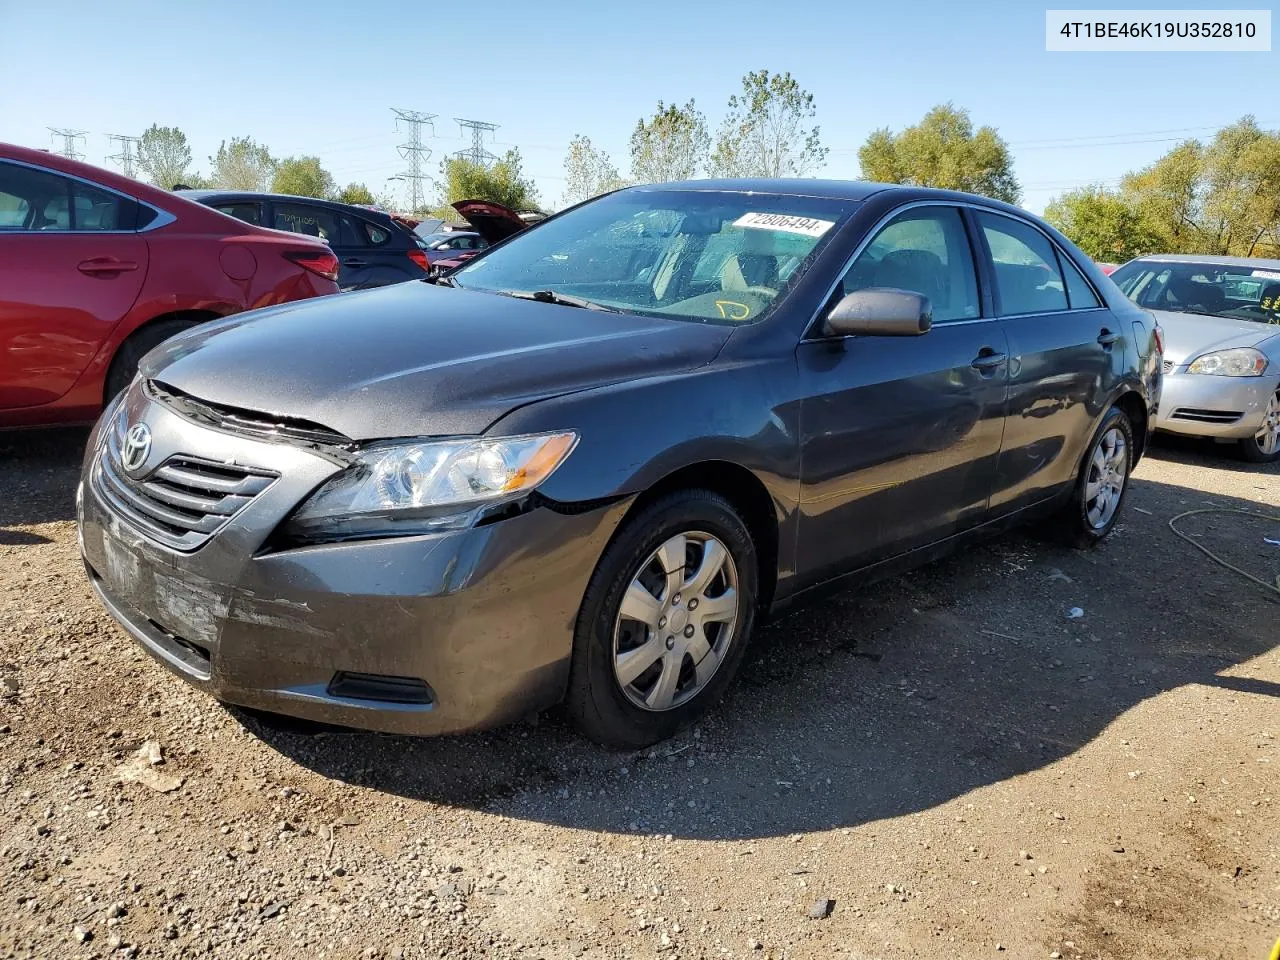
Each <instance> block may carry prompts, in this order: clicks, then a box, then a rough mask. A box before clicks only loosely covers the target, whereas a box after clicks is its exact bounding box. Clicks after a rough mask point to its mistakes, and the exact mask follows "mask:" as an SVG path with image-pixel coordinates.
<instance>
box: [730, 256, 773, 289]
mask: <svg viewBox="0 0 1280 960" xmlns="http://www.w3.org/2000/svg"><path fill="white" fill-rule="evenodd" d="M751 287H766V288H768V289H771V290H776V289H777V288H778V258H777V257H775V256H772V255H770V254H763V253H736V254H734V255H733V256H731V257H730V258H729V259H727V260H726V261H725V262H724V265H723V266H722V267H721V268H720V289H721V290H724V291H726V292H728V291H744V290H747V289H749V288H751Z"/></svg>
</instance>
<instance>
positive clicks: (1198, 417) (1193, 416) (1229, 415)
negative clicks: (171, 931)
mask: <svg viewBox="0 0 1280 960" xmlns="http://www.w3.org/2000/svg"><path fill="white" fill-rule="evenodd" d="M1243 416H1244V413H1242V412H1241V411H1239V410H1200V409H1197V408H1195V407H1178V408H1177V409H1176V410H1174V411H1173V413H1171V414H1170V415H1169V418H1170V419H1171V420H1194V421H1196V422H1198V423H1235V422H1236V421H1237V420H1239V419H1240V418H1241V417H1243Z"/></svg>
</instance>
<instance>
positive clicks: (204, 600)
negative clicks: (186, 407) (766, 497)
mask: <svg viewBox="0 0 1280 960" xmlns="http://www.w3.org/2000/svg"><path fill="white" fill-rule="evenodd" d="M130 402H132V403H134V404H135V409H133V410H132V411H131V412H130V417H131V418H137V417H145V418H146V419H147V422H148V423H149V425H150V426H151V428H152V432H153V433H154V434H156V435H157V437H158V438H160V437H168V435H169V432H170V431H177V430H178V429H179V428H180V430H181V432H182V433H181V437H180V439H179V440H177V441H173V440H170V439H166V440H165V441H164V442H181V443H186V444H188V445H190V444H191V443H195V442H199V443H203V444H205V445H204V446H200V447H199V448H198V449H200V450H201V452H202V453H206V454H208V453H210V452H214V451H211V446H216V445H217V444H219V443H222V444H228V443H229V444H232V445H234V446H235V447H236V456H238V457H239V458H240V460H241V462H252V463H254V464H255V465H259V466H263V467H268V468H270V469H274V470H276V471H278V472H279V473H280V477H281V479H280V482H279V483H278V484H277V486H276V487H273V488H272V491H271V493H272V496H273V497H274V498H275V499H274V500H271V501H270V502H267V503H264V502H262V501H263V500H267V499H269V498H267V497H266V495H264V497H263V498H261V499H260V500H259V501H255V502H254V503H253V504H251V505H250V506H249V507H247V508H246V509H245V510H244V511H243V512H242V513H241V514H240V515H238V516H237V517H236V518H235V519H234V520H233V521H232V522H231V523H230V524H228V526H227V527H226V528H225V529H223V530H222V531H220V532H219V533H218V534H216V535H215V536H214V537H213V538H212V539H211V540H210V541H209V542H208V543H206V544H205V545H204V546H202V547H201V548H200V549H198V550H195V551H193V552H188V553H183V552H179V551H175V550H171V549H169V548H167V547H164V546H162V545H160V544H158V543H156V542H155V541H154V540H151V539H149V538H148V537H147V536H145V535H144V534H143V533H141V532H140V531H138V530H136V529H134V528H133V527H131V526H130V525H129V523H128V522H127V521H125V520H124V519H122V518H121V517H119V516H117V515H115V513H113V511H112V510H111V508H110V507H109V506H108V504H107V503H106V502H104V499H103V498H102V497H101V496H100V495H99V494H98V493H97V492H96V490H95V489H94V485H93V484H92V483H91V482H90V480H89V477H90V474H91V471H92V461H93V454H92V450H93V445H94V443H95V442H96V437H97V434H96V432H95V435H94V436H93V437H91V440H90V451H91V452H90V455H89V456H88V457H87V458H86V469H85V474H84V477H83V478H82V481H81V485H80V489H79V493H78V495H77V502H78V514H79V529H80V542H81V549H82V552H83V554H84V560H85V565H86V568H87V572H88V575H89V579H90V582H91V583H92V585H93V588H94V590H95V591H96V592H97V594H98V596H99V597H100V599H101V600H102V601H103V603H104V605H105V606H106V607H107V609H108V611H109V612H110V613H111V615H112V616H113V617H114V618H115V619H116V620H117V621H118V622H119V623H120V625H121V626H122V627H124V629H125V630H126V631H128V633H129V634H130V635H131V636H133V637H134V639H135V640H137V641H138V643H139V644H141V646H142V647H143V648H144V649H146V650H147V651H148V652H149V653H151V654H152V655H153V656H154V657H156V659H158V660H159V661H160V662H161V663H162V664H164V665H165V666H166V667H168V668H169V669H170V670H172V671H174V672H175V673H177V674H179V675H180V676H182V677H183V678H184V679H186V680H187V681H188V682H190V683H191V684H193V685H194V686H196V687H198V688H200V689H202V690H204V691H206V692H207V693H209V694H210V695H212V696H213V697H215V698H217V699H219V700H222V701H225V702H227V703H233V704H239V705H241V706H246V707H255V708H259V709H264V710H269V711H274V712H279V713H285V714H290V715H293V716H299V717H304V718H308V719H313V720H319V721H323V722H327V723H335V724H342V725H346V726H354V727H361V728H365V729H372V730H382V731H387V732H394V733H412V734H437V733H453V732H461V731H467V730H475V729H482V728H485V727H491V726H496V725H499V724H502V723H504V722H508V721H510V720H513V719H516V718H518V717H521V716H524V715H526V714H528V713H529V712H531V711H534V710H538V709H541V708H544V707H547V706H549V705H551V704H553V703H555V702H557V701H558V700H559V699H560V698H561V697H562V696H563V692H564V688H565V684H566V681H567V676H568V663H569V656H570V650H571V646H572V641H573V629H574V622H575V619H576V617H577V612H578V607H579V605H580V603H581V601H582V596H583V593H584V592H585V590H586V586H587V580H588V579H589V577H590V576H591V573H592V571H593V569H594V567H595V564H596V562H597V560H598V559H599V556H600V553H601V552H602V551H603V549H604V546H605V544H606V543H607V541H608V538H609V536H610V534H611V533H612V531H613V529H614V528H615V526H616V524H617V522H618V520H619V519H620V517H621V513H622V511H623V510H624V509H625V505H624V504H615V505H613V506H611V507H605V508H600V509H597V510H593V511H589V512H585V513H578V514H574V515H564V514H561V513H557V512H553V511H552V510H550V509H547V508H540V509H536V510H533V511H530V512H528V513H525V514H522V515H520V516H516V517H513V518H509V519H507V520H502V521H499V522H496V523H492V524H489V525H486V526H482V527H477V528H473V529H469V530H462V531H454V532H449V533H442V534H433V535H427V536H413V537H402V538H384V539H375V540H365V541H352V542H346V543H335V544H328V545H319V546H308V547H301V548H295V549H289V550H280V551H274V552H271V551H268V552H264V550H263V545H264V544H265V543H266V542H267V541H268V538H269V537H270V534H271V533H272V531H273V530H274V529H275V527H276V526H277V525H278V524H279V522H280V521H281V520H282V519H283V518H284V517H285V516H286V515H287V514H288V512H289V511H290V510H291V509H292V507H293V506H294V505H296V503H297V502H298V501H299V500H300V499H301V498H302V497H304V496H305V495H306V494H307V493H309V492H310V490H312V489H314V487H315V485H316V483H317V482H318V479H323V476H324V475H326V474H327V473H332V471H333V469H335V468H334V467H333V466H332V465H331V464H321V465H319V466H317V465H314V464H306V463H305V462H301V461H299V462H297V463H290V462H287V461H291V460H295V459H296V458H298V457H312V454H310V453H308V452H307V451H303V450H297V449H287V450H285V449H275V448H278V447H280V445H279V444H270V443H264V442H260V441H253V440H248V439H245V438H241V437H228V436H227V435H225V434H221V433H217V432H216V431H212V430H209V429H206V428H203V427H199V426H197V425H193V424H189V423H186V422H185V421H184V422H183V423H182V424H180V425H175V424H173V423H170V422H168V421H166V419H165V418H166V417H174V416H176V415H175V414H173V413H171V412H168V411H165V410H162V409H154V408H148V407H146V405H145V401H144V400H142V399H141V398H138V397H133V396H131V397H130ZM139 404H141V405H139ZM130 422H133V420H132V419H131V421H130ZM189 431H200V432H201V433H205V434H216V437H204V436H201V437H192V436H191V435H190V433H189ZM260 448H266V449H260ZM222 452H223V453H226V452H228V451H222ZM312 458H313V459H315V458H314V457H312ZM299 474H301V479H299V480H298V481H297V483H296V485H295V477H296V476H297V475H299ZM339 671H344V672H351V673H362V674H377V675H383V676H392V677H405V678H413V679H419V680H422V681H425V683H426V684H428V685H429V687H430V689H431V690H432V691H433V692H434V699H433V701H432V702H431V703H427V704H410V703H387V702H382V701H370V700H362V699H354V698H351V697H342V696H334V695H332V694H331V693H330V692H329V686H330V683H331V681H332V680H333V678H334V675H335V674H336V673H338V672H339Z"/></svg>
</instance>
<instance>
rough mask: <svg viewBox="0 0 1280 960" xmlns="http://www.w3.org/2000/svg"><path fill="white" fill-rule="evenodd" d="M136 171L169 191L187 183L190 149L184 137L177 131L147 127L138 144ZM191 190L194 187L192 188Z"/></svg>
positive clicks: (159, 127)
mask: <svg viewBox="0 0 1280 960" xmlns="http://www.w3.org/2000/svg"><path fill="white" fill-rule="evenodd" d="M138 167H139V169H141V170H142V172H143V173H145V174H146V175H147V176H148V177H150V178H151V182H152V183H154V184H155V185H156V186H157V187H162V188H164V189H165V190H172V189H173V187H174V185H175V184H179V183H190V179H191V175H190V174H189V173H188V172H187V171H188V169H189V168H190V167H191V148H190V147H189V146H187V135H186V134H185V133H183V132H182V131H181V130H179V129H178V128H177V127H161V126H158V125H156V124H154V123H153V124H152V125H151V126H149V127H148V128H147V129H146V131H145V132H144V133H143V134H142V138H141V140H140V142H139V143H138ZM192 185H193V186H194V184H192Z"/></svg>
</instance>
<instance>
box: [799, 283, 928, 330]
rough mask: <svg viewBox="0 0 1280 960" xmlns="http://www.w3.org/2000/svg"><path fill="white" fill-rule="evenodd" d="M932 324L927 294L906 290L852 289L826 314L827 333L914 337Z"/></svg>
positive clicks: (883, 288)
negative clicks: (852, 290)
mask: <svg viewBox="0 0 1280 960" xmlns="http://www.w3.org/2000/svg"><path fill="white" fill-rule="evenodd" d="M931 326H933V307H932V306H931V305H930V303H929V298H928V297H926V296H924V295H922V294H919V293H912V292H911V291H910V290H895V289H893V288H891V287H869V288H868V289H866V290H855V291H854V292H853V293H851V294H849V295H848V296H846V297H845V298H844V299H842V300H841V301H840V302H839V303H837V304H836V305H835V306H834V307H833V308H832V310H831V313H829V314H828V315H827V319H826V322H825V323H824V324H823V325H822V332H823V334H824V335H825V336H828V337H847V336H854V335H856V336H863V337H918V336H920V335H922V334H925V333H928V332H929V328H930V327H931Z"/></svg>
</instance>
